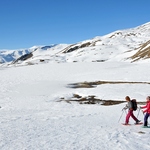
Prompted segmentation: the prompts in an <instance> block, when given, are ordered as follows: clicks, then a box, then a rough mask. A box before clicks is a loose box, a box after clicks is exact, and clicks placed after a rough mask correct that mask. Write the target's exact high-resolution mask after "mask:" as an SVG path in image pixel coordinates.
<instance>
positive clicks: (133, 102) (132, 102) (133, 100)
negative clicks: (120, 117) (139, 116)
mask: <svg viewBox="0 0 150 150" xmlns="http://www.w3.org/2000/svg"><path fill="white" fill-rule="evenodd" d="M131 105H132V109H133V110H134V111H136V110H137V102H136V99H132V100H131Z"/></svg>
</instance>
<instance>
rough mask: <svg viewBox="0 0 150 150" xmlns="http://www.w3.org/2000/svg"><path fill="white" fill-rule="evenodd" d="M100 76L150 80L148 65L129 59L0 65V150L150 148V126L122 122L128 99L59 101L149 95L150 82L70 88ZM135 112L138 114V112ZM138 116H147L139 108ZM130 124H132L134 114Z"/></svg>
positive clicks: (103, 78) (131, 149)
mask: <svg viewBox="0 0 150 150" xmlns="http://www.w3.org/2000/svg"><path fill="white" fill-rule="evenodd" d="M99 80H105V81H144V82H149V81H150V67H149V64H148V63H139V64H138V63H132V64H131V63H128V62H105V63H60V64H56V63H54V64H53V63H51V64H49V63H47V64H41V65H34V66H23V67H11V68H4V67H0V106H1V108H0V150H112V149H113V150H149V149H150V141H149V140H150V129H144V128H142V127H141V126H140V125H138V126H135V125H131V126H123V125H121V123H124V120H125V113H124V114H123V115H122V117H121V119H120V116H121V114H122V108H123V107H124V106H125V103H122V104H119V105H111V106H103V105H100V104H95V105H88V104H78V103H76V102H74V103H71V104H70V103H67V102H63V101H61V102H59V100H60V98H61V97H64V98H65V99H69V98H70V97H71V96H72V94H79V95H82V96H88V95H95V96H96V97H98V98H100V99H105V100H107V99H111V100H124V97H125V96H126V95H129V96H130V97H131V98H136V99H137V101H145V98H146V96H148V95H150V84H118V85H117V84H104V85H98V86H97V87H95V88H68V87H67V85H68V84H70V83H76V82H84V81H88V82H91V81H99ZM134 113H135V115H136V116H137V115H138V111H136V112H134ZM138 118H139V119H140V120H142V121H143V114H142V112H141V111H140V113H139V117H138ZM119 119H120V121H119ZM149 120H150V119H149ZM118 121H119V122H118ZM130 123H131V124H134V121H133V120H132V118H130ZM149 123H150V121H149Z"/></svg>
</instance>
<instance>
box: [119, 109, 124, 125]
mask: <svg viewBox="0 0 150 150" xmlns="http://www.w3.org/2000/svg"><path fill="white" fill-rule="evenodd" d="M123 113H124V110H122V114H121V116H120V118H119V120H118V122H119V121H120V119H121V117H122V115H123Z"/></svg>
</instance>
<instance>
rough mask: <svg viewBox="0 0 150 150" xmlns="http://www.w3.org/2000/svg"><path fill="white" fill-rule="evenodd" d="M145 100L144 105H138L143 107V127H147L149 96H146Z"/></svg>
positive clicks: (149, 107) (149, 114)
mask: <svg viewBox="0 0 150 150" xmlns="http://www.w3.org/2000/svg"><path fill="white" fill-rule="evenodd" d="M146 101H147V104H146V105H145V106H141V107H140V108H141V109H145V110H144V111H143V114H144V113H146V114H145V116H144V127H148V117H149V116H150V96H147V97H146Z"/></svg>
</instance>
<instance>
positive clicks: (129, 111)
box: [123, 96, 140, 125]
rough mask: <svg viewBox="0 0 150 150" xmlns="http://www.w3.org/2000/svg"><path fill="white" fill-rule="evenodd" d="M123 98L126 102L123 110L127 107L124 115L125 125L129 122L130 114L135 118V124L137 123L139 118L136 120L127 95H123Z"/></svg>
mask: <svg viewBox="0 0 150 150" xmlns="http://www.w3.org/2000/svg"><path fill="white" fill-rule="evenodd" d="M125 100H126V101H127V102H128V103H127V105H126V106H125V107H124V108H123V109H124V110H126V109H128V113H127V115H126V120H125V125H128V124H129V118H130V116H131V117H132V118H133V119H134V120H135V124H138V123H139V122H140V120H138V119H137V118H136V117H135V116H134V114H133V106H132V102H131V99H130V97H129V96H126V97H125Z"/></svg>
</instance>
